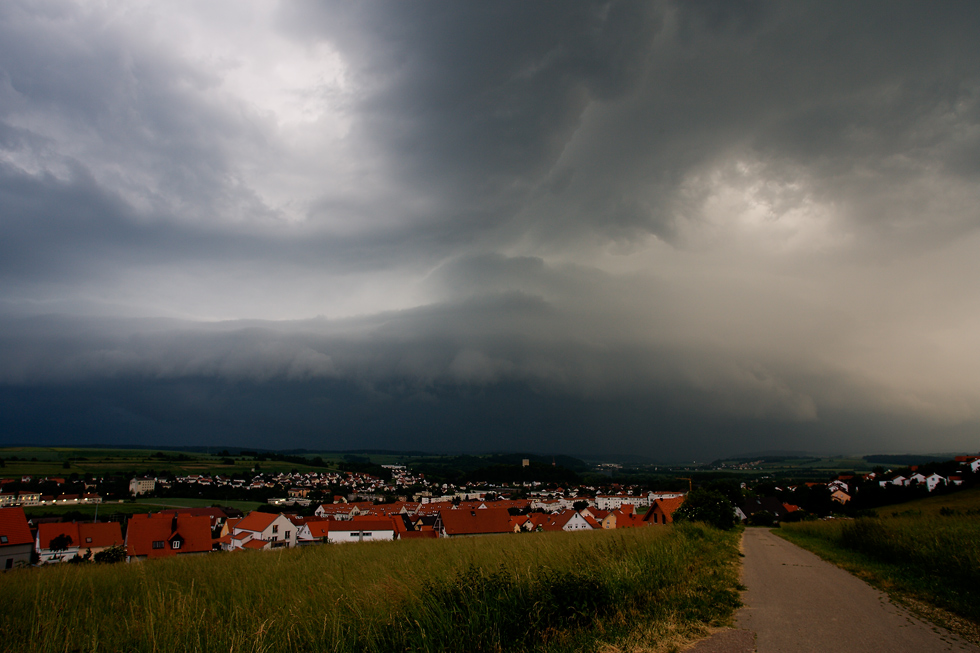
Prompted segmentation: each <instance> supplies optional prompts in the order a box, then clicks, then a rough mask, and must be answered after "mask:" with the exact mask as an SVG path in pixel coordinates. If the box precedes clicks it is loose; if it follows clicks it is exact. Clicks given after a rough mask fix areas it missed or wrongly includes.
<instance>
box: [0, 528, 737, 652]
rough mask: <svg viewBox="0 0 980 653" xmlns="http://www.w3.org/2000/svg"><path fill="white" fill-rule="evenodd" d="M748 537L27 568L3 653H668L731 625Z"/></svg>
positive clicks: (446, 546)
mask: <svg viewBox="0 0 980 653" xmlns="http://www.w3.org/2000/svg"><path fill="white" fill-rule="evenodd" d="M738 541H739V533H738V532H737V531H735V532H721V531H716V530H713V529H709V528H706V527H702V526H699V525H685V526H683V527H676V528H674V527H665V528H637V529H624V530H611V531H593V532H588V533H574V534H571V533H560V532H558V533H530V534H526V535H502V536H487V537H474V538H462V539H444V540H429V541H423V540H409V541H401V542H390V543H385V542H379V543H370V544H356V545H354V544H351V545H323V546H316V547H310V548H303V549H293V550H286V551H281V552H278V551H277V552H256V553H221V554H210V555H205V556H195V557H187V558H171V559H165V560H154V561H144V562H135V563H129V564H125V563H122V564H117V565H81V566H76V565H60V566H57V567H46V568H40V569H27V570H15V571H12V572H8V573H6V574H3V575H2V576H0V631H2V632H3V633H4V637H3V638H2V639H0V651H5V652H6V651H9V652H14V651H17V652H22V651H37V652H40V651H64V650H96V649H97V650H100V651H151V650H152V651H158V650H166V651H191V650H194V651H198V650H201V651H218V650H222V651H229V650H235V651H267V652H270V653H272V652H275V651H296V650H329V651H459V650H467V651H571V650H576V651H580V650H610V649H609V647H610V646H615V647H619V648H621V649H635V648H639V647H643V648H644V650H651V651H670V650H676V649H677V648H678V647H679V646H680V645H682V644H684V643H686V642H688V641H691V640H692V639H696V638H698V637H700V636H703V635H704V634H705V633H706V632H707V628H708V626H711V625H722V624H728V623H730V621H731V619H732V615H733V612H734V610H735V608H736V607H737V606H738V604H739V595H738V579H739V567H738ZM613 650H615V649H613Z"/></svg>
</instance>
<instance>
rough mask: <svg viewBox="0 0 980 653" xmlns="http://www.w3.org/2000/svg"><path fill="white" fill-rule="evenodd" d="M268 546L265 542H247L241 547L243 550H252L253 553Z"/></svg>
mask: <svg viewBox="0 0 980 653" xmlns="http://www.w3.org/2000/svg"><path fill="white" fill-rule="evenodd" d="M267 546H269V543H268V542H266V541H265V540H249V541H248V542H246V543H245V544H243V545H242V548H243V549H254V550H255V551H261V550H262V549H264V548H266V547H267Z"/></svg>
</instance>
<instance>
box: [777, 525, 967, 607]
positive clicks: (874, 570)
mask: <svg viewBox="0 0 980 653" xmlns="http://www.w3.org/2000/svg"><path fill="white" fill-rule="evenodd" d="M780 531H781V534H783V535H784V536H785V537H786V538H787V539H789V540H791V541H793V542H796V543H798V544H801V545H802V546H805V547H807V548H811V549H813V550H814V551H816V552H817V553H820V554H821V555H824V556H825V557H830V558H831V559H833V560H834V561H835V562H838V563H841V564H843V565H844V566H845V567H848V568H851V569H855V570H861V571H863V572H865V575H866V576H868V577H869V578H870V579H872V580H876V581H877V582H878V584H879V585H883V586H885V587H886V588H889V589H892V588H893V589H898V590H899V591H901V592H903V593H906V594H909V595H912V596H914V597H915V598H918V599H921V600H925V601H928V602H929V603H932V604H933V605H936V606H939V607H941V608H944V609H947V610H950V611H952V612H954V613H955V614H958V615H960V616H961V617H964V618H966V619H969V620H970V621H973V622H974V623H980V518H978V517H977V516H975V515H962V514H960V515H956V514H952V515H949V516H939V515H938V514H926V515H923V514H921V513H918V514H916V512H915V511H911V514H910V513H905V514H901V513H900V514H899V516H897V517H888V518H873V519H868V518H864V519H857V520H854V521H838V522H802V523H797V524H784V525H783V528H782V529H780ZM835 550H837V551H838V552H843V553H846V554H848V555H845V556H844V557H840V555H837V556H836V557H835Z"/></svg>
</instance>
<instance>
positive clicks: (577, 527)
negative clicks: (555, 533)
mask: <svg viewBox="0 0 980 653" xmlns="http://www.w3.org/2000/svg"><path fill="white" fill-rule="evenodd" d="M561 529H562V530H563V531H587V530H592V526H591V525H590V524H589V522H587V521H585V517H583V516H582V515H580V514H578V513H575V514H574V515H572V518H571V519H569V520H568V521H567V522H566V523H565V525H564V526H562V527H561Z"/></svg>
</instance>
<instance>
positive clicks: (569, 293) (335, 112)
mask: <svg viewBox="0 0 980 653" xmlns="http://www.w3.org/2000/svg"><path fill="white" fill-rule="evenodd" d="M977 33H980V10H977V9H976V8H974V7H973V6H972V5H967V4H952V3H949V4H941V5H936V4H934V3H933V4H929V5H926V4H922V3H891V2H890V3H862V4H860V5H853V4H851V3H826V2H820V3H806V2H797V3H791V4H787V3H769V2H702V1H698V2H677V3H672V2H662V3H649V2H608V3H580V4H574V5H564V4H546V3H526V2H520V3H517V2H499V3H492V4H452V5H447V4H445V3H429V2H416V3H391V4H383V5H382V4H350V3H282V4H281V5H270V4H266V3H248V2H241V3H231V4H229V5H222V4H220V3H218V4H212V5H207V6H204V5H199V4H198V3H188V4H186V5H181V6H180V7H179V8H176V9H158V8H156V7H155V6H154V5H152V4H150V3H146V4H139V3H134V4H132V5H127V6H124V7H123V6H115V7H114V6H93V5H86V4H78V5H76V4H71V3H45V2H41V3H27V2H11V3H5V4H4V5H3V6H2V7H0V228H2V233H3V238H2V239H0V327H2V328H0V387H2V392H3V398H2V399H0V400H2V401H4V402H6V404H7V405H8V407H9V406H15V405H23V406H24V408H23V409H17V410H15V411H14V412H13V413H8V415H14V416H12V417H10V416H8V417H7V418H6V419H7V420H8V421H7V422H5V424H6V425H7V426H6V428H7V429H9V432H11V433H26V432H28V431H29V428H30V424H31V423H32V420H36V419H41V417H40V416H41V415H43V414H50V413H52V412H58V411H64V413H65V419H66V420H67V421H66V422H65V423H66V424H68V423H70V424H74V427H73V428H79V429H82V430H84V431H85V432H86V433H89V432H94V431H95V430H96V427H95V426H94V425H96V424H98V423H100V422H103V421H104V422H106V423H109V422H111V423H113V424H115V425H116V426H117V431H116V432H117V433H118V434H120V435H119V437H121V438H122V437H123V435H122V434H133V433H138V432H139V431H140V429H142V428H145V429H147V433H155V434H166V433H168V429H170V430H171V431H170V432H172V431H173V429H182V432H184V433H194V434H197V435H200V434H201V433H203V431H202V429H203V428H204V427H201V426H199V425H200V424H208V425H209V427H208V428H210V429H212V430H213V432H214V433H225V434H229V437H248V438H253V437H254V438H258V437H259V435H258V430H261V429H268V428H271V425H272V424H274V423H275V420H276V418H275V415H276V406H280V407H283V409H282V412H283V413H286V412H288V413H290V414H292V415H295V417H291V418H289V419H290V420H292V421H288V425H289V426H288V429H287V430H289V429H292V430H293V432H294V433H296V434H302V438H306V439H305V440H304V443H312V442H315V441H316V438H317V437H318V436H317V435H316V434H317V433H318V431H317V428H316V425H317V424H318V423H322V421H323V419H326V418H327V417H329V419H331V420H333V421H334V422H335V423H336V424H337V428H336V429H334V431H332V432H331V434H330V436H329V437H331V438H335V441H336V442H345V443H354V442H357V441H358V438H361V437H362V436H363V438H367V439H370V440H371V442H374V443H386V445H392V444H393V443H399V442H400V443H403V444H407V443H408V441H409V440H411V438H413V437H421V436H418V435H417V431H418V429H419V428H421V427H420V426H419V425H421V424H437V425H438V428H434V432H438V434H437V435H433V436H432V437H431V439H430V440H429V441H430V442H432V443H434V444H433V446H436V445H438V446H449V444H448V443H454V440H453V436H452V432H453V428H454V425H457V426H458V427H459V429H460V433H468V434H470V435H469V436H467V437H470V438H471V440H470V441H469V442H473V441H474V440H472V439H473V438H477V439H479V441H480V442H483V441H486V439H487V438H492V439H493V442H495V443H496V442H501V443H518V444H519V443H520V442H521V441H522V440H521V438H531V439H532V441H533V442H539V443H546V444H547V445H548V446H555V447H560V446H562V443H563V442H565V443H569V446H572V445H574V447H576V448H577V449H578V450H579V451H594V450H597V448H598V447H597V446H593V445H592V444H590V439H589V438H590V437H592V438H598V439H601V440H602V441H603V443H608V444H610V446H612V444H615V446H617V447H619V448H621V449H624V450H625V449H629V448H636V447H640V448H643V447H646V448H647V449H650V450H652V449H656V448H658V447H659V448H670V447H673V449H671V450H672V451H673V452H674V454H672V455H680V454H681V453H682V452H684V451H687V452H688V453H690V452H694V451H703V450H705V449H710V448H711V447H713V446H714V447H721V448H723V449H726V450H727V451H738V450H745V449H758V448H765V447H770V446H771V447H773V448H799V449H807V448H813V446H814V445H813V443H814V442H817V441H820V442H825V443H832V445H833V446H835V447H841V448H844V449H850V450H856V449H861V448H862V447H865V446H870V445H871V444H875V446H879V443H880V446H885V445H888V444H889V443H890V442H891V443H893V444H894V446H899V444H901V446H903V447H914V446H915V444H916V441H915V439H914V436H915V433H916V430H915V429H917V428H920V427H921V428H931V427H934V428H936V429H939V431H937V432H941V433H942V434H943V436H942V437H943V438H946V440H943V441H944V442H949V443H951V444H949V445H948V446H950V447H952V446H960V443H963V442H965V441H966V440H965V437H966V436H965V435H964V434H965V433H966V432H967V431H968V429H969V428H972V427H973V426H975V425H976V423H977V421H978V420H980V414H978V413H977V409H976V406H977V405H980V403H978V399H980V386H978V385H977V381H976V378H975V374H974V373H973V370H974V369H975V367H974V366H973V365H972V363H973V362H974V361H976V362H980V361H978V360H977V356H978V355H980V343H978V342H977V339H976V336H975V334H976V333H977V332H978V331H977V328H976V327H977V325H978V324H980V314H978V313H977V311H976V310H975V309H974V308H973V307H975V306H976V305H977V304H976V301H975V300H976V291H975V290H974V289H972V288H971V287H967V286H968V285H969V284H964V283H962V282H958V280H963V279H970V278H975V277H976V274H978V273H980V269H978V263H977V261H978V257H976V255H975V254H976V248H977V246H978V238H980V235H978V229H977V227H978V226H980V212H978V210H977V208H976V207H977V206H980V183H978V182H980V178H978V177H980V52H978V49H980V45H978V42H977V39H976V34H977ZM60 311H77V312H78V313H82V314H85V315H89V316H92V317H89V318H80V317H77V316H72V315H64V316H51V315H47V317H40V316H39V315H44V314H50V313H57V312H60ZM4 313H6V314H8V316H7V317H2V315H3V314H4ZM14 314H17V315H20V316H21V317H16V318H15V317H11V316H12V315H14ZM119 314H123V315H138V316H142V317H144V318H145V319H141V320H124V319H120V318H115V317H112V315H119ZM25 315H26V317H25ZM160 315H166V316H181V317H184V318H186V319H183V320H176V321H165V320H162V319H160V318H159V316H160ZM312 315H323V316H325V317H323V318H318V319H295V318H297V317H308V316H312ZM351 316H355V317H351ZM229 318H231V319H229ZM239 318H240V319H239ZM216 319H218V320H220V321H213V320H216ZM203 320H212V321H203ZM72 388H79V389H80V390H79V391H80V392H82V390H81V389H83V388H84V392H82V394H83V395H84V396H85V397H88V398H89V401H88V403H87V404H86V405H87V406H88V408H84V409H83V408H81V407H80V405H79V404H78V402H77V401H76V400H72V399H70V397H71V394H72ZM32 392H33V393H35V394H31V393H32ZM154 397H156V398H154ZM287 397H289V399H287ZM168 405H169V406H172V411H170V412H171V413H173V414H172V415H171V417H165V415H167V413H168V409H167V406H168ZM325 406H329V409H328V408H324V407H325ZM494 406H498V407H499V410H496V411H495V410H494ZM55 407H60V408H55ZM32 411H33V412H32ZM381 413H384V414H385V415H387V417H384V418H382V417H379V415H380V414H381ZM522 414H523V415H531V416H533V418H532V419H530V420H529V421H528V423H526V424H522V420H521V415H522ZM71 415H75V416H76V417H74V418H73V417H71ZM495 415H496V417H495ZM32 416H33V417H32ZM570 416H574V419H573V418H571V417H570ZM45 419H47V418H45ZM399 420H401V422H400V421H399ZM495 420H497V421H495ZM901 420H905V421H904V422H903V423H904V424H905V426H902V428H898V429H896V428H895V424H896V423H897V422H901ZM46 423H47V424H48V427H47V428H49V429H51V432H54V430H57V428H58V427H57V424H55V423H53V422H51V421H50V420H48V422H46ZM194 424H198V426H194ZM249 425H251V426H249ZM255 425H262V426H261V427H259V426H255ZM909 425H914V427H913V426H909ZM930 425H931V427H930ZM257 429H258V430H257ZM889 432H894V433H895V435H894V436H893V439H892V440H889V437H890V436H888V433H889ZM412 433H416V435H411V434H412ZM359 434H360V435H359ZM562 434H565V435H564V436H563V435H562ZM590 434H591V435H590ZM685 434H687V435H686V436H685V437H686V438H687V439H686V442H688V443H689V444H685V445H683V446H682V445H679V444H676V443H675V444H671V445H670V446H669V447H668V445H666V444H665V442H666V441H667V440H670V439H671V438H673V439H675V440H676V438H678V437H680V436H682V435H685ZM780 434H782V435H780ZM197 435H195V436H194V437H197ZM93 437H94V436H93ZM126 437H130V436H126ZM133 437H135V436H133ZM296 437H300V436H299V435H297V436H296ZM324 437H326V436H324ZM563 437H566V439H565V440H563V439H562V438H563ZM781 437H782V438H783V439H784V440H785V441H786V442H788V443H790V444H789V445H786V446H777V445H778V444H779V440H780V438H781ZM507 438H509V439H507ZM592 442H594V440H593V441H592ZM790 445H791V446H790ZM453 446H459V447H461V448H473V447H475V446H476V445H472V444H468V445H467V446H466V447H463V446H462V445H460V444H459V443H458V442H455V443H454V444H453ZM488 446H491V445H488ZM501 446H504V445H501ZM508 446H509V445H508ZM514 446H517V445H516V444H514ZM542 446H543V445H542ZM827 446H831V444H828V445H827ZM921 446H925V445H921V444H920V446H919V448H921ZM685 447H687V449H685Z"/></svg>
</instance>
